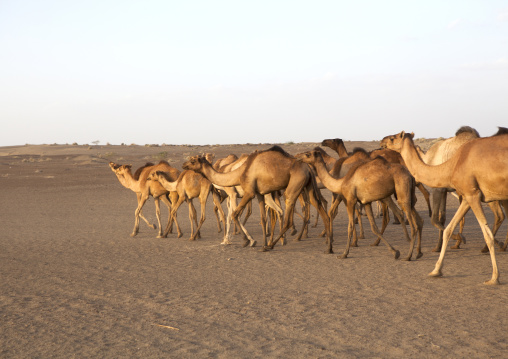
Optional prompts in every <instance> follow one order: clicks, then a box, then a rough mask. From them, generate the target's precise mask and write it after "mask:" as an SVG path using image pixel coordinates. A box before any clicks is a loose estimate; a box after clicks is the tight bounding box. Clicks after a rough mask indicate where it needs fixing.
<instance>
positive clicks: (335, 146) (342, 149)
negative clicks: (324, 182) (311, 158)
mask: <svg viewBox="0 0 508 359" xmlns="http://www.w3.org/2000/svg"><path fill="white" fill-rule="evenodd" d="M321 146H326V147H329V148H331V149H332V150H334V151H335V152H337V154H338V155H339V158H342V157H348V156H349V153H348V152H347V150H346V146H344V142H343V141H342V140H341V139H340V138H334V139H326V140H323V142H321Z"/></svg>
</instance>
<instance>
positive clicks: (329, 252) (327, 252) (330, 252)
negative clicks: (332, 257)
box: [325, 249, 333, 254]
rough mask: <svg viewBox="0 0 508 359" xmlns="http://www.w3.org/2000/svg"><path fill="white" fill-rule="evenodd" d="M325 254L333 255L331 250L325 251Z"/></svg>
mask: <svg viewBox="0 0 508 359" xmlns="http://www.w3.org/2000/svg"><path fill="white" fill-rule="evenodd" d="M325 254H333V249H326V250H325Z"/></svg>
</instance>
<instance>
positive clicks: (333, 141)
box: [321, 138, 342, 148]
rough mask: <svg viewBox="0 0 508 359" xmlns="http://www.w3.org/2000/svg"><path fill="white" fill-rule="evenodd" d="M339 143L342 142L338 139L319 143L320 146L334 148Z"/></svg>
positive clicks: (329, 139)
mask: <svg viewBox="0 0 508 359" xmlns="http://www.w3.org/2000/svg"><path fill="white" fill-rule="evenodd" d="M340 143H342V140H341V139H340V138H333V139H332V138H328V139H326V140H323V142H321V146H326V147H330V148H335V147H337V145H338V144H340Z"/></svg>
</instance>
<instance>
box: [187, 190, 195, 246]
mask: <svg viewBox="0 0 508 359" xmlns="http://www.w3.org/2000/svg"><path fill="white" fill-rule="evenodd" d="M187 204H188V205H189V222H190V227H191V234H190V237H189V241H191V240H192V239H194V238H195V237H194V223H196V227H197V220H196V217H197V215H196V209H195V208H194V206H193V205H192V199H188V200H187ZM196 233H197V232H196Z"/></svg>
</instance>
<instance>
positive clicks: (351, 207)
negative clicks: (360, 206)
mask: <svg viewBox="0 0 508 359" xmlns="http://www.w3.org/2000/svg"><path fill="white" fill-rule="evenodd" d="M355 207H356V203H354V202H353V201H350V202H346V209H347V216H348V226H347V242H346V249H345V250H344V252H343V253H342V256H341V258H343V259H345V258H347V256H348V254H349V249H350V247H351V239H352V238H353V232H354V231H356V228H355Z"/></svg>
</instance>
